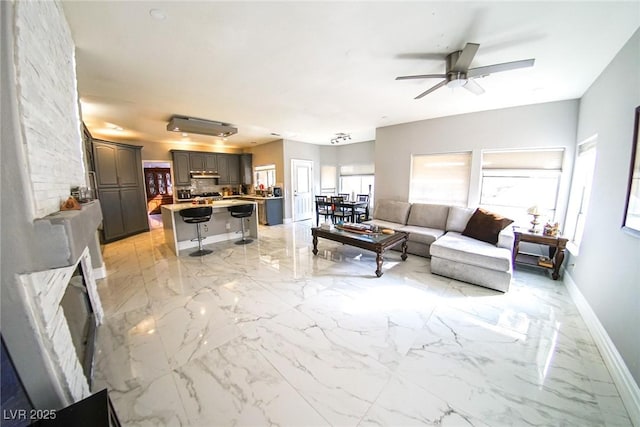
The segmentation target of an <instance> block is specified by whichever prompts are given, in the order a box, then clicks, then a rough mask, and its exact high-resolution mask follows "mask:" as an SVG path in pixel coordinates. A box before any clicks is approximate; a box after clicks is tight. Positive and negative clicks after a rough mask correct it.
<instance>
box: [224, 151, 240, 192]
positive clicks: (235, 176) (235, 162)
mask: <svg viewBox="0 0 640 427" xmlns="http://www.w3.org/2000/svg"><path fill="white" fill-rule="evenodd" d="M227 167H228V169H229V184H231V185H238V184H240V156H239V155H237V154H229V155H227Z"/></svg>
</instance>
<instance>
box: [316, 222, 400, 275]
mask: <svg viewBox="0 0 640 427" xmlns="http://www.w3.org/2000/svg"><path fill="white" fill-rule="evenodd" d="M311 234H312V236H313V254H314V255H317V254H318V237H322V238H323V239H327V240H333V241H334V242H339V243H343V244H345V245H349V246H355V247H356V248H360V249H366V250H368V251H372V252H375V253H376V266H377V268H376V276H378V277H380V276H382V261H383V258H382V253H383V252H384V251H386V250H387V249H390V248H392V247H394V246H396V245H398V244H401V245H402V255H400V258H402V260H403V261H404V260H406V259H407V239H408V238H409V233H405V232H404V231H396V232H395V233H394V234H382V233H376V234H358V233H353V232H349V231H345V230H339V229H337V228H334V229H331V230H323V229H322V228H320V227H315V228H312V229H311Z"/></svg>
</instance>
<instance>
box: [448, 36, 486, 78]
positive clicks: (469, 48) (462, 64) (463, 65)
mask: <svg viewBox="0 0 640 427" xmlns="http://www.w3.org/2000/svg"><path fill="white" fill-rule="evenodd" d="M479 47H480V45H479V44H478V43H467V45H466V46H465V47H464V49H462V52H460V56H458V60H457V61H456V63H455V64H453V66H452V67H451V71H458V72H466V71H467V70H468V69H469V66H471V61H473V57H474V56H476V52H478V48H479Z"/></svg>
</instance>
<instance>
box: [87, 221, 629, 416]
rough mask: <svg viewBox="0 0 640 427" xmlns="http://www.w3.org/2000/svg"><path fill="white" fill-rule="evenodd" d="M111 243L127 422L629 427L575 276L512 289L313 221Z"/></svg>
mask: <svg viewBox="0 0 640 427" xmlns="http://www.w3.org/2000/svg"><path fill="white" fill-rule="evenodd" d="M152 225H153V228H152V230H151V232H148V233H144V234H140V235H137V236H133V237H130V238H127V239H124V240H121V241H118V242H114V243H111V244H108V245H106V246H105V248H104V259H105V263H106V267H107V271H108V276H107V278H105V279H102V280H100V281H99V283H98V287H99V292H100V295H101V297H102V301H103V305H104V308H105V312H106V320H105V323H104V324H103V325H102V326H101V328H100V330H99V342H98V352H97V355H96V370H95V375H94V390H95V391H97V390H101V389H102V388H104V387H108V389H109V391H110V396H111V399H112V400H113V403H114V405H115V407H116V411H117V413H118V416H119V417H120V419H121V421H122V422H123V425H126V426H266V425H278V426H412V425H413V426H423V425H437V426H509V425H513V426H524V425H536V426H542V425H544V426H560V425H562V426H629V425H631V422H630V420H629V418H628V416H627V413H626V411H625V409H624V406H623V404H622V401H621V400H620V397H619V394H618V392H617V390H616V387H615V385H614V384H613V382H612V380H611V377H610V375H609V372H608V371H607V369H606V367H605V366H604V364H603V361H602V358H601V356H600V354H599V352H598V350H597V348H596V347H595V345H594V342H593V340H592V338H591V336H590V334H589V332H588V330H587V328H586V326H585V324H584V321H583V320H582V318H581V317H580V315H579V313H578V311H577V309H576V307H575V305H574V304H573V302H572V301H571V298H570V297H569V295H568V293H567V291H566V289H565V287H564V285H563V283H562V282H561V281H552V280H550V279H549V278H548V276H547V275H546V273H545V272H543V271H537V270H535V271H534V270H529V271H522V270H517V271H516V273H515V278H514V280H513V283H512V286H511V289H510V290H509V292H508V293H506V294H502V293H500V292H495V291H492V290H489V289H485V288H482V287H478V286H473V285H470V284H466V283H462V282H457V281H455V280H450V279H447V278H444V277H439V276H435V275H432V274H431V273H430V271H429V260H428V259H426V258H421V257H417V256H413V255H409V257H408V259H407V260H406V261H405V262H402V261H401V259H400V256H399V253H398V252H390V253H389V254H388V255H387V256H386V257H385V262H384V266H383V271H384V275H383V276H382V277H381V278H376V277H375V274H374V270H375V256H374V255H373V254H371V253H368V252H363V251H360V250H358V249H356V248H351V247H347V246H344V245H341V244H337V243H334V242H329V241H325V240H323V239H320V243H319V248H318V249H319V250H320V252H319V253H318V255H317V256H314V255H313V254H312V253H311V249H312V244H311V233H310V231H309V228H310V226H311V224H310V223H309V222H301V223H296V224H285V225H280V226H275V227H262V226H261V227H260V239H259V240H257V241H254V243H252V244H250V245H246V246H239V245H235V244H233V242H222V243H216V244H212V245H208V247H209V248H211V249H213V251H214V253H213V254H211V255H208V256H205V257H202V258H192V257H189V256H180V257H176V256H175V255H173V254H172V253H171V252H170V251H169V249H168V248H167V247H166V246H165V245H164V236H163V233H162V230H161V229H160V228H158V222H157V219H156V220H155V221H154V222H153V223H152Z"/></svg>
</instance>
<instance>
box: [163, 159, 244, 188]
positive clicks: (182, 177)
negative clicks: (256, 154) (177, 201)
mask: <svg viewBox="0 0 640 427" xmlns="http://www.w3.org/2000/svg"><path fill="white" fill-rule="evenodd" d="M171 154H172V155H173V176H174V180H175V182H174V185H175V186H176V187H179V186H189V185H191V174H190V172H191V171H207V172H217V173H218V174H219V175H220V178H218V182H217V184H218V185H238V184H241V183H242V182H243V179H241V175H242V172H241V170H240V166H241V160H240V155H239V154H226V153H207V152H200V151H180V150H172V151H171ZM249 156H250V155H249ZM250 164H251V162H250V159H249V165H250ZM249 169H251V166H249ZM250 175H251V172H249V176H250ZM249 184H251V178H249Z"/></svg>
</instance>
